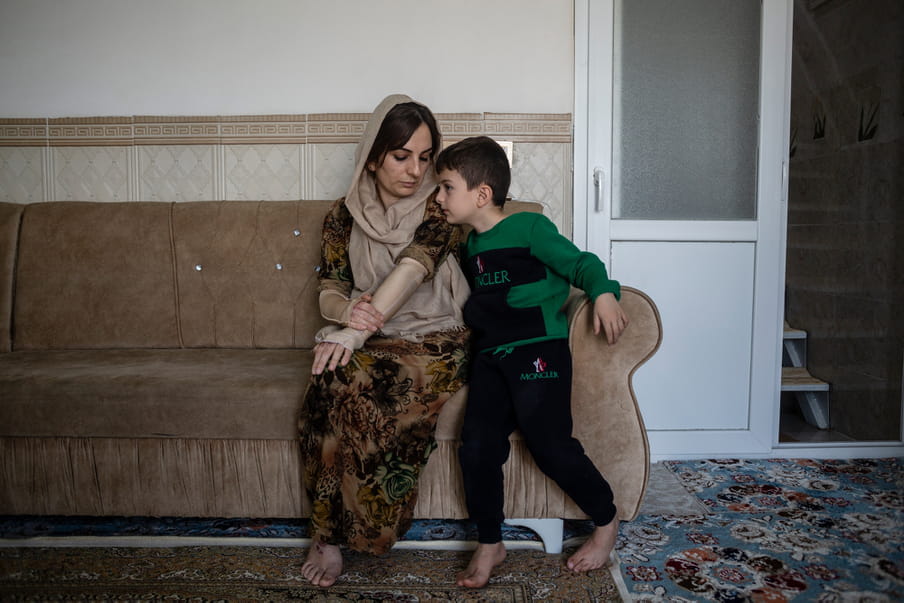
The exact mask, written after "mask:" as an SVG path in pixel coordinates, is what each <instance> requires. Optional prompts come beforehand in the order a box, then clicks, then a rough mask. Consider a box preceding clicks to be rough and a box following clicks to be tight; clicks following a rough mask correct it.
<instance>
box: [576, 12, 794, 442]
mask: <svg viewBox="0 0 904 603" xmlns="http://www.w3.org/2000/svg"><path fill="white" fill-rule="evenodd" d="M591 11H592V18H593V19H594V21H593V23H594V27H595V29H596V28H602V29H603V30H604V31H609V32H611V31H613V28H614V18H613V14H614V11H613V0H575V3H574V15H575V110H574V189H573V190H574V214H573V215H574V241H575V243H576V244H577V245H578V246H580V247H582V248H587V249H593V248H600V246H601V244H600V242H603V243H604V244H607V243H608V241H609V240H610V232H609V230H610V228H611V227H610V226H608V225H605V226H602V225H600V224H599V223H597V224H596V225H595V227H594V229H593V232H590V229H589V219H588V214H589V212H590V211H592V210H593V207H592V206H593V205H595V204H596V203H597V202H598V201H597V200H596V198H595V197H593V195H594V194H595V187H594V186H593V177H594V174H592V173H591V172H592V169H593V168H592V166H595V165H605V166H610V165H611V164H612V149H611V143H610V144H603V143H601V141H602V140H604V139H605V138H606V136H595V137H591V136H589V135H588V133H589V132H591V131H596V132H603V133H604V134H608V139H609V140H610V141H611V135H612V81H611V77H610V78H591V77H590V73H591V69H593V68H594V66H595V65H596V64H595V63H594V65H593V66H592V65H591V61H597V60H599V61H601V62H602V63H608V64H609V65H610V66H611V64H612V59H613V49H612V35H611V34H610V35H608V36H596V37H595V38H592V37H591V35H590V25H591ZM791 11H792V0H763V27H762V40H761V46H762V49H763V54H762V60H761V65H760V74H761V90H760V95H761V97H760V107H761V114H760V122H761V133H760V138H761V141H764V142H765V144H761V145H760V148H759V150H758V163H759V166H758V170H757V191H758V201H757V222H755V223H749V224H744V223H738V224H737V225H736V228H735V229H736V230H737V231H738V235H739V237H738V238H739V239H741V240H743V239H749V238H750V237H751V236H752V237H753V239H754V240H756V255H755V273H754V292H755V300H754V307H753V311H754V313H753V327H752V328H753V333H754V338H753V350H752V366H751V372H750V384H749V391H750V400H751V403H750V410H749V416H748V420H747V429H742V430H674V431H668V430H663V431H650V432H649V433H648V435H649V439H650V448H651V453H652V456H653V458H654V459H657V458H672V459H675V458H699V457H701V456H724V455H735V456H738V455H743V456H768V455H771V454H772V450H773V448H774V446H775V444H776V443H777V438H778V416H779V415H778V413H779V408H780V404H779V402H780V384H781V342H782V323H783V311H784V275H785V240H786V214H787V212H786V206H787V149H788V145H789V129H790V128H789V115H790V72H791V60H790V57H791V52H790V51H791ZM591 57H592V58H591ZM610 69H611V67H610ZM594 72H595V73H598V71H597V70H596V69H594ZM590 98H593V99H594V107H595V108H596V110H595V111H594V112H593V113H592V114H591V112H590V111H589V107H590V101H589V99H590ZM608 187H609V183H608V182H605V183H603V185H602V187H601V190H602V191H603V192H602V195H603V197H604V198H603V199H602V200H601V202H603V203H606V202H608V199H611V191H610V190H609V189H608ZM605 197H608V199H607V198H605ZM681 227H682V228H686V229H687V230H688V235H689V236H698V234H699V233H700V232H701V231H705V230H706V224H705V223H700V224H695V223H693V222H689V223H687V224H684V225H681ZM649 236H650V237H651V238H654V239H655V234H654V233H650V235H649ZM640 370H641V371H642V370H643V369H642V368H641V369H640Z"/></svg>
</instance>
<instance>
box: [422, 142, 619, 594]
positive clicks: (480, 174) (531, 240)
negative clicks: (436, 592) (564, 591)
mask: <svg viewBox="0 0 904 603" xmlns="http://www.w3.org/2000/svg"><path fill="white" fill-rule="evenodd" d="M436 170H437V173H438V174H439V182H440V187H439V192H438V194H437V197H436V200H437V202H438V203H439V205H440V207H442V209H443V211H444V212H445V214H446V219H447V220H448V221H449V222H450V223H452V224H467V225H470V226H472V227H473V231H472V232H471V233H470V234H469V235H468V238H467V240H466V241H465V243H464V244H463V246H462V264H463V268H464V272H465V275H466V276H467V277H468V280H469V282H470V284H471V296H470V297H469V298H468V301H467V303H466V304H465V307H464V320H465V322H466V323H467V324H468V326H469V327H471V337H472V347H473V351H474V355H473V358H472V360H471V365H472V368H471V376H470V380H469V382H468V384H469V385H468V388H469V392H470V393H469V396H468V405H467V410H466V412H465V420H464V427H463V429H462V436H461V438H462V446H461V449H460V451H459V459H460V461H461V467H462V474H463V476H464V488H465V498H466V502H467V506H468V513H469V514H470V516H471V519H473V520H474V521H476V523H477V532H478V546H477V550H476V551H475V552H474V555H473V557H472V558H471V562H470V564H469V565H468V567H467V569H466V570H465V571H463V572H461V573H460V574H458V580H457V582H458V584H459V585H460V586H468V587H482V586H484V585H486V583H487V581H488V580H489V579H490V575H491V573H492V571H493V569H494V568H495V567H496V566H497V565H499V564H501V563H502V562H503V560H504V559H505V547H504V545H503V544H502V532H501V525H502V522H503V519H504V517H503V476H502V465H503V463H504V462H505V460H506V458H507V457H508V454H509V443H508V437H509V435H510V434H511V433H512V431H514V430H515V428H519V429H520V430H521V432H522V434H523V435H524V438H525V440H526V442H527V445H528V448H529V449H530V451H531V454H532V455H533V458H534V460H535V461H536V462H537V465H538V466H539V467H540V469H541V470H542V471H543V472H544V473H545V474H546V475H548V476H549V477H551V478H552V479H553V480H555V482H556V483H557V484H559V486H560V487H561V488H562V490H563V491H564V492H565V493H567V494H568V495H569V496H570V497H571V498H572V500H574V501H575V503H577V504H578V506H580V508H581V509H582V510H583V511H584V512H585V513H587V515H589V516H590V517H591V519H592V520H593V522H594V525H595V526H596V527H595V529H594V531H593V533H592V535H591V536H590V538H589V539H588V540H587V541H586V542H585V543H584V544H583V546H581V548H580V549H578V551H577V552H575V554H574V555H572V556H571V558H569V560H568V564H567V565H568V567H569V568H570V569H571V570H573V571H576V572H583V571H588V570H592V569H597V568H599V567H603V566H604V565H606V563H607V562H608V559H609V554H610V552H611V551H612V548H613V546H614V544H615V537H616V535H617V532H618V521H616V519H615V505H614V504H613V500H612V490H611V488H610V487H609V484H608V483H607V482H606V480H605V479H604V478H603V476H602V475H601V474H600V472H599V471H598V470H597V469H596V467H595V466H594V465H593V462H592V461H591V460H590V459H589V458H588V457H587V455H586V454H585V453H584V449H583V447H582V446H581V444H580V442H578V441H577V439H575V438H574V437H572V435H571V430H572V418H571V403H570V400H571V354H570V351H569V349H568V325H567V322H566V317H565V315H564V313H563V312H562V311H561V308H562V305H563V304H564V302H565V299H566V298H567V296H568V294H569V291H570V288H571V285H572V284H573V285H574V286H576V287H578V288H580V289H582V290H584V291H585V292H586V293H587V294H588V295H589V296H590V298H591V299H592V300H594V306H593V308H594V319H593V326H594V332H595V333H597V334H599V332H600V326H602V328H603V330H604V331H605V333H606V338H607V339H608V341H609V343H610V344H614V343H615V342H616V341H617V340H618V338H619V336H620V335H621V333H622V331H623V330H624V328H625V326H627V324H628V317H627V315H626V314H625V313H624V311H623V310H622V308H621V306H620V305H619V303H618V301H617V299H618V297H619V295H620V288H619V284H618V282H616V281H613V280H610V279H609V277H608V275H607V273H606V268H605V266H604V265H603V263H602V262H601V261H600V260H599V259H598V258H597V257H596V256H595V255H593V254H591V253H587V252H582V251H580V250H579V249H578V248H577V247H576V246H575V245H574V244H573V243H571V242H570V241H569V240H568V239H566V238H565V237H563V236H562V235H560V234H559V233H558V231H557V229H556V227H555V225H554V224H553V223H552V222H550V221H549V219H547V218H545V217H544V216H543V215H542V214H537V213H528V212H525V213H517V214H513V215H511V216H508V217H506V216H505V215H504V213H503V209H502V208H503V204H504V203H505V197H506V195H507V194H508V188H509V182H510V180H511V174H510V170H509V165H508V160H507V159H506V156H505V152H504V151H503V150H502V148H501V147H500V146H499V145H498V144H497V143H496V142H495V141H493V140H492V139H491V138H487V137H485V136H482V137H475V138H468V139H465V140H462V141H461V142H458V143H456V144H453V145H451V146H450V147H448V148H447V149H445V150H444V151H443V152H442V153H441V154H440V156H439V157H438V158H437V162H436Z"/></svg>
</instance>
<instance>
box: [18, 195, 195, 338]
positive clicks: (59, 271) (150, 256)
mask: <svg viewBox="0 0 904 603" xmlns="http://www.w3.org/2000/svg"><path fill="white" fill-rule="evenodd" d="M171 207H172V204H170V203H88V202H81V201H75V202H61V203H35V204H32V205H28V206H27V207H26V209H25V213H24V216H23V218H22V227H21V234H20V237H19V259H18V267H17V269H16V285H15V286H16V301H15V306H14V314H15V315H14V323H13V349H14V350H28V349H41V348H45V349H67V348H68V349H72V348H138V347H143V348H155V347H157V348H159V347H178V346H179V336H178V332H177V324H176V303H175V299H176V296H175V290H174V285H173V283H174V279H173V251H172V245H171V243H170V227H169V224H170V211H171Z"/></svg>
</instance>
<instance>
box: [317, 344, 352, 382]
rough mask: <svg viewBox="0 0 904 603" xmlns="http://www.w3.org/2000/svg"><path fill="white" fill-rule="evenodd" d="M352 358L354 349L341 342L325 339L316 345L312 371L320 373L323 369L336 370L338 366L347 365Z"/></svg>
mask: <svg viewBox="0 0 904 603" xmlns="http://www.w3.org/2000/svg"><path fill="white" fill-rule="evenodd" d="M351 359H352V351H351V350H350V349H348V348H347V347H345V346H344V345H342V344H339V343H333V342H331V341H324V342H321V343H318V344H317V345H315V346H314V364H313V365H312V366H311V373H312V374H314V375H319V374H320V373H322V372H323V369H325V368H327V367H328V368H329V370H331V371H334V370H336V366H339V365H341V366H345V365H346V364H348V362H349V360H351Z"/></svg>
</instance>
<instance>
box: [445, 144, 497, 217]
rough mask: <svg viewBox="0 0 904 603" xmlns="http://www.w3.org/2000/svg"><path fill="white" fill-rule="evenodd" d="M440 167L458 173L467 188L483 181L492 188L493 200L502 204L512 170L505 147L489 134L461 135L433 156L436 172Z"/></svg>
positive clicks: (495, 203)
mask: <svg viewBox="0 0 904 603" xmlns="http://www.w3.org/2000/svg"><path fill="white" fill-rule="evenodd" d="M442 170H454V171H456V172H458V173H459V174H461V177H462V178H463V179H464V181H465V183H466V184H467V185H468V190H473V189H474V188H476V187H478V186H480V185H481V184H486V185H487V186H489V187H490V188H491V189H493V204H494V205H498V206H499V207H502V206H503V205H505V198H506V196H507V195H508V189H509V185H510V184H511V181H512V171H511V169H510V168H509V162H508V157H506V155H505V151H504V150H503V149H502V147H501V146H499V143H497V142H496V141H495V140H493V139H492V138H490V137H489V136H474V137H472V138H465V139H464V140H461V141H459V142H456V143H455V144H453V145H449V146H448V147H446V148H445V149H443V152H442V153H440V154H439V157H437V158H436V171H437V173H439V172H441V171H442Z"/></svg>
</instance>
